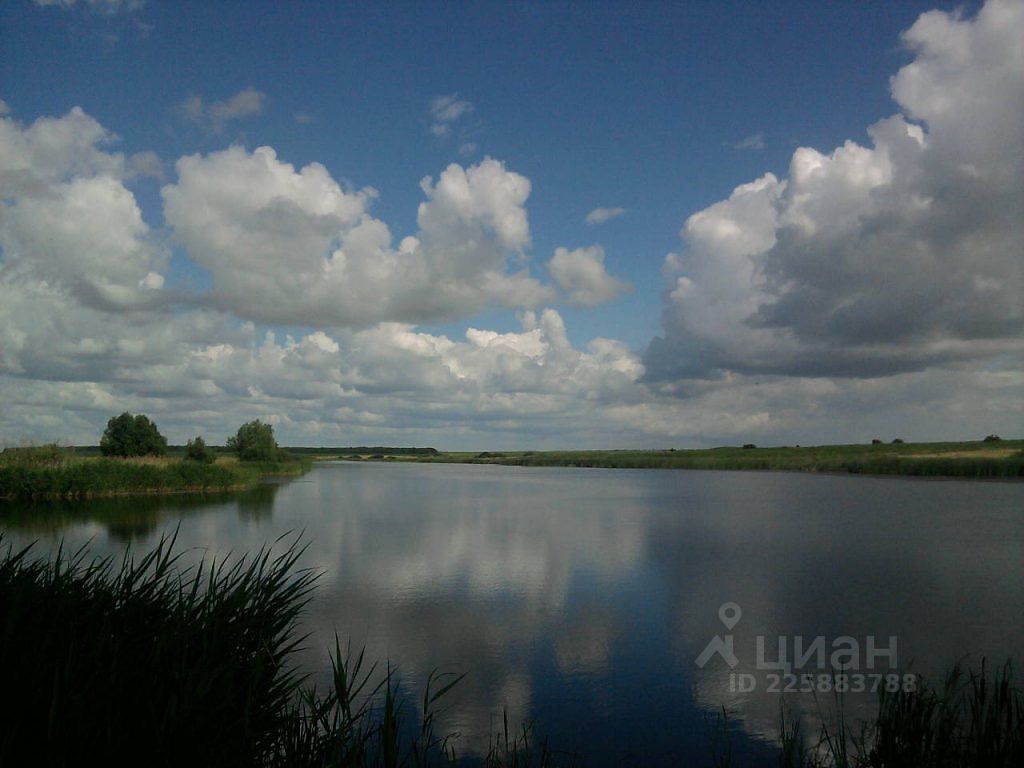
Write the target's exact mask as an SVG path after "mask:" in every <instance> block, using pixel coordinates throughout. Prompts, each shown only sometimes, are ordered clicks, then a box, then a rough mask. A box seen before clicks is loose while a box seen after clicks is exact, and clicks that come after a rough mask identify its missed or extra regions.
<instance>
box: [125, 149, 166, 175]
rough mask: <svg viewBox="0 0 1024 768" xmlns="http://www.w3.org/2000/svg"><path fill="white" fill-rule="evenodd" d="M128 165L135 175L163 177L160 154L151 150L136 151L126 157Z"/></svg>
mask: <svg viewBox="0 0 1024 768" xmlns="http://www.w3.org/2000/svg"><path fill="white" fill-rule="evenodd" d="M128 167H129V168H130V169H131V172H132V173H133V174H135V175H136V176H149V177H152V178H154V179H161V180H162V179H163V177H164V164H163V161H162V160H161V159H160V156H159V155H158V154H157V153H156V152H153V151H152V150H146V151H145V152H136V153H135V154H134V155H132V156H131V157H130V158H128Z"/></svg>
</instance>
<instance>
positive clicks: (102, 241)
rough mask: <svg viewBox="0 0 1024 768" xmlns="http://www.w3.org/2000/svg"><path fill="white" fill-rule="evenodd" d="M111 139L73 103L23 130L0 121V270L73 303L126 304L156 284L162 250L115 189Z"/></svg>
mask: <svg viewBox="0 0 1024 768" xmlns="http://www.w3.org/2000/svg"><path fill="white" fill-rule="evenodd" d="M116 141H117V138H116V137H115V136H114V135H113V134H111V133H109V132H108V131H106V130H105V129H104V128H103V127H102V126H101V125H100V124H99V123H97V122H96V121H95V120H94V119H93V118H91V117H89V116H88V115H86V114H85V113H84V112H83V111H82V110H81V109H79V108H78V107H75V108H74V109H72V110H71V111H70V112H68V114H67V115H65V116H64V117H60V118H41V119H39V120H36V121H35V122H34V123H32V124H31V125H29V126H27V127H26V126H23V125H21V124H19V123H18V122H16V121H15V120H14V119H12V118H0V187H2V188H3V189H4V190H5V193H4V200H3V201H2V203H0V270H2V271H3V272H4V273H5V274H6V275H8V277H9V279H11V280H15V281H16V280H19V279H23V278H25V276H26V275H32V276H35V277H37V278H41V279H44V280H46V281H47V282H48V283H51V284H53V285H59V286H63V287H64V288H66V289H67V290H68V291H69V292H70V293H71V294H73V295H74V296H75V297H76V298H77V299H78V300H79V301H81V302H83V303H84V304H86V305H89V306H95V307H103V308H108V309H109V308H129V307H133V306H137V305H139V304H141V303H146V302H148V301H151V300H152V298H153V288H154V286H156V287H158V284H160V285H162V277H161V274H160V273H161V272H162V270H163V268H164V265H165V262H166V254H165V253H164V252H163V251H162V250H161V249H160V248H159V247H157V245H156V244H155V243H154V241H153V239H152V238H151V235H150V231H149V228H148V226H147V225H146V224H145V222H144V221H143V220H142V214H141V211H140V210H139V207H138V204H137V203H136V200H135V197H134V195H133V194H132V193H131V192H130V191H129V190H128V189H127V188H126V187H125V186H124V184H123V180H124V178H125V176H126V175H127V169H126V163H125V159H124V156H123V155H122V154H120V153H109V152H107V151H105V150H104V149H103V147H104V146H106V145H109V144H113V143H115V142H116Z"/></svg>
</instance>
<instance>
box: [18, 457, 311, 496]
mask: <svg viewBox="0 0 1024 768" xmlns="http://www.w3.org/2000/svg"><path fill="white" fill-rule="evenodd" d="M309 467H310V463H309V461H306V460H290V461H283V462H239V461H237V460H235V459H234V458H232V457H221V458H218V460H217V461H216V462H215V463H213V464H203V463H201V462H196V461H187V460H184V459H180V458H171V457H140V458H131V459H120V458H106V457H93V456H79V455H77V454H75V453H74V452H72V451H69V450H64V449H60V448H58V447H56V446H52V445H51V446H41V447H38V448H13V449H12V448H8V449H6V450H4V451H3V452H2V453H0V499H30V500H31V499H37V500H38V499H75V498H88V497H99V496H117V495H129V494H155V493H180V492H197V491H198V492H212V491H226V490H237V489H241V488H247V487H251V486H253V485H255V484H256V483H257V482H259V480H260V479H261V478H264V477H268V476H277V475H286V476H291V475H301V474H303V473H304V472H306V471H308V470H309Z"/></svg>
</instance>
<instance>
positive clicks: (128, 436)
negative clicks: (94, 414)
mask: <svg viewBox="0 0 1024 768" xmlns="http://www.w3.org/2000/svg"><path fill="white" fill-rule="evenodd" d="M100 451H102V453H103V455H104V456H163V455H164V453H166V451H167V438H166V437H164V436H163V435H161V434H160V430H159V429H157V427H156V424H154V423H153V422H152V421H150V419H149V417H148V416H144V415H142V414H141V413H140V414H138V415H134V416H133V415H132V414H130V413H128V412H127V411H125V412H124V413H122V414H121V415H120V416H114V417H112V418H111V419H110V421H108V422H107V428H106V430H105V431H104V432H103V437H102V438H101V439H100Z"/></svg>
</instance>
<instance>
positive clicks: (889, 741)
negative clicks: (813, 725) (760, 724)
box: [779, 661, 1024, 768]
mask: <svg viewBox="0 0 1024 768" xmlns="http://www.w3.org/2000/svg"><path fill="white" fill-rule="evenodd" d="M838 709H839V710H840V712H841V709H842V702H841V701H840V702H838ZM780 718H781V729H780V738H781V742H782V748H781V752H780V757H779V765H780V768H833V767H834V768H904V767H905V768H966V767H967V766H977V767H978V768H981V767H982V766H984V767H985V768H1015V767H1016V766H1020V765H1024V698H1022V695H1021V690H1020V688H1019V687H1017V686H1016V684H1015V682H1014V674H1013V669H1012V666H1011V664H1010V663H1009V662H1007V663H1006V664H1005V665H1004V666H1003V667H1001V668H1000V669H998V670H997V671H996V672H994V673H991V672H990V671H989V670H988V669H987V668H986V665H985V662H984V661H982V664H981V668H980V669H979V670H970V669H965V668H964V666H963V665H961V664H957V665H955V666H954V667H953V669H952V670H951V671H950V672H949V673H948V674H947V675H946V678H945V681H944V682H943V683H942V684H941V685H938V686H933V685H929V684H928V683H927V682H926V681H924V680H923V679H921V678H920V677H918V682H917V686H916V687H915V688H914V689H913V690H909V691H908V690H902V689H901V690H899V691H896V692H894V693H890V692H887V691H885V690H884V688H883V689H881V693H880V697H879V703H878V712H877V714H876V715H875V717H874V719H873V720H871V721H869V722H861V723H858V724H857V725H856V726H849V725H847V724H846V723H845V722H844V720H843V718H842V716H840V717H839V720H838V722H837V723H836V724H834V725H831V726H829V725H823V726H822V727H821V731H820V733H819V734H818V735H817V737H816V738H812V739H807V738H805V736H804V734H803V733H802V732H801V725H800V720H799V719H793V718H791V719H790V720H789V724H788V725H787V720H786V716H785V714H782V715H781V716H780Z"/></svg>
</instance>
